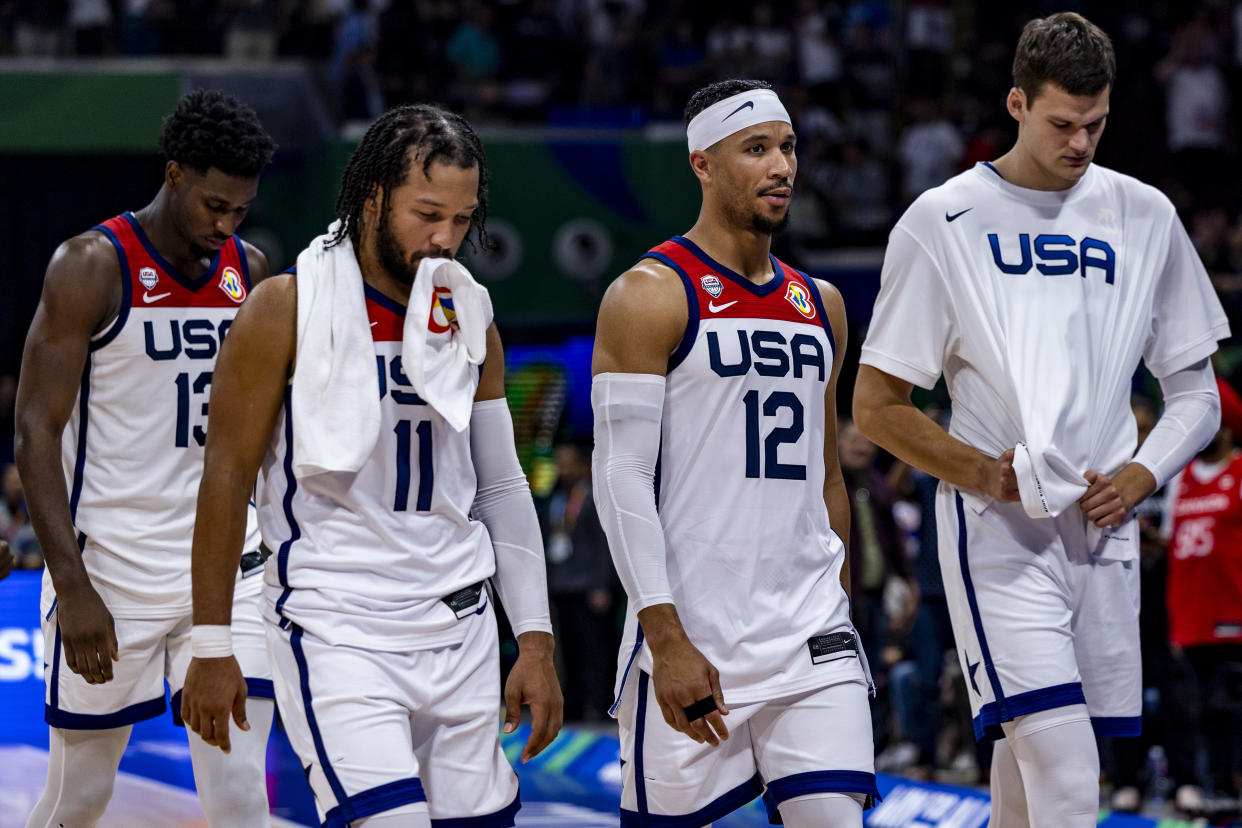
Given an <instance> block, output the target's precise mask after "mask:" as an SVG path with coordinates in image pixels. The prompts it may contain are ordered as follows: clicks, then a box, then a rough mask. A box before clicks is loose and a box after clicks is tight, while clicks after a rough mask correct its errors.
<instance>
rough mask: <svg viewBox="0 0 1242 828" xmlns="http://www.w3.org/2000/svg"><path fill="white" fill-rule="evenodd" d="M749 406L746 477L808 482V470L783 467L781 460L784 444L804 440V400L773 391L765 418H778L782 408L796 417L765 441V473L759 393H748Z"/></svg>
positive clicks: (798, 467)
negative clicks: (780, 453)
mask: <svg viewBox="0 0 1242 828" xmlns="http://www.w3.org/2000/svg"><path fill="white" fill-rule="evenodd" d="M742 402H743V403H744V404H745V406H746V476H747V477H766V478H769V479H774V480H806V466H805V465H801V464H794V463H782V462H780V460H778V459H777V453H778V452H779V451H780V447H781V444H782V443H796V442H798V440H799V438H801V437H802V429H803V423H802V418H803V413H802V412H803V409H802V400H800V399H798V395H797V394H794V393H792V392H790V391H773V392H772V393H771V394H769V395H768V398H767V399H766V400H764V401H763V416H765V417H775V416H776V413H777V412H778V411H780V410H781V409H782V408H787V409H789V412H790V413H791V414H792V415H793V418H792V421H791V422H790V423H789V425H787V426H781V427H780V428H774V429H772V430H771V431H770V432H768V436H767V437H766V438H764V440H763V473H762V474H760V470H759V468H760V463H759V459H760V458H759V408H760V406H759V392H758V391H754V390H751V391H747V392H746V396H744V397H742Z"/></svg>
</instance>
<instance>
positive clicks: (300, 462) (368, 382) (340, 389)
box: [290, 222, 380, 479]
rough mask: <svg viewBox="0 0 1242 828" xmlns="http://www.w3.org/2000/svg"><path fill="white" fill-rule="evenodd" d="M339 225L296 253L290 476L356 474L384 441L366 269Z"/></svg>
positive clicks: (330, 228) (329, 229) (333, 226)
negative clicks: (335, 240) (339, 236)
mask: <svg viewBox="0 0 1242 828" xmlns="http://www.w3.org/2000/svg"><path fill="white" fill-rule="evenodd" d="M336 227H337V223H336V222H334V223H333V224H332V226H330V227H329V228H328V232H327V233H326V234H324V235H322V236H319V237H317V238H316V239H315V240H314V241H312V242H311V243H310V246H308V247H307V248H306V249H305V250H303V251H302V252H301V253H300V254H299V255H298V270H297V294H298V329H297V336H298V340H297V352H296V357H295V361H294V368H293V389H292V391H291V392H290V397H291V401H292V402H291V406H292V412H291V416H292V418H293V474H294V476H295V477H296V478H298V479H301V478H303V477H308V476H310V475H314V474H322V473H323V472H356V471H358V469H360V468H361V467H362V464H363V463H364V462H366V459H367V458H368V457H370V455H371V451H372V450H373V449H374V448H375V441H376V440H377V439H379V429H380V399H379V377H378V376H377V375H376V372H375V346H374V345H373V344H372V340H371V330H370V326H369V323H368V321H367V304H366V297H365V294H364V293H363V290H362V271H361V270H360V269H359V268H358V260H357V258H356V257H355V256H354V246H353V244H352V243H350V240H349V238H348V237H346V238H345V239H344V240H342V241H341V242H340V243H339V244H337V245H334V246H333V247H325V244H326V243H327V242H328V241H329V240H330V239H331V238H332V236H333V234H334V232H335V231H336Z"/></svg>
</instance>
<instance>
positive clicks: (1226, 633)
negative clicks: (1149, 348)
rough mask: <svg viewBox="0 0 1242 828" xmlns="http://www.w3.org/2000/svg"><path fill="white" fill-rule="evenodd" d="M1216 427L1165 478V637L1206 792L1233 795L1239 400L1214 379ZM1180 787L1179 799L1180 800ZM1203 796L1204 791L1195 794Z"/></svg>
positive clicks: (1238, 689)
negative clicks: (1203, 762) (1176, 665)
mask: <svg viewBox="0 0 1242 828" xmlns="http://www.w3.org/2000/svg"><path fill="white" fill-rule="evenodd" d="M1217 382H1218V385H1219V387H1220V399H1221V429H1220V431H1219V432H1218V433H1217V435H1216V437H1215V438H1214V439H1213V440H1212V442H1211V443H1210V444H1208V446H1207V448H1205V449H1204V450H1203V451H1202V452H1200V453H1199V456H1198V457H1196V458H1195V459H1194V460H1193V461H1192V462H1191V463H1190V465H1188V466H1187V467H1186V468H1185V469H1184V470H1183V471H1182V472H1181V474H1179V475H1178V476H1177V477H1176V478H1174V480H1173V481H1172V482H1171V483H1170V492H1169V504H1168V513H1169V515H1170V516H1171V519H1172V531H1171V535H1170V540H1169V582H1168V593H1167V598H1168V608H1169V640H1170V642H1171V643H1172V646H1173V648H1174V649H1175V650H1178V649H1180V651H1181V652H1182V653H1184V654H1185V657H1186V660H1187V661H1188V662H1189V664H1190V666H1191V667H1192V668H1193V671H1194V676H1195V685H1196V687H1195V690H1196V694H1197V699H1196V703H1193V704H1190V705H1188V709H1189V710H1191V711H1192V715H1195V714H1197V715H1196V718H1199V719H1200V721H1199V722H1196V723H1195V724H1197V725H1198V727H1196V728H1194V730H1196V731H1197V732H1199V733H1202V734H1203V735H1204V741H1205V745H1204V747H1205V748H1206V753H1207V760H1208V762H1207V770H1208V778H1207V780H1206V781H1207V783H1208V790H1207V791H1206V793H1207V795H1208V796H1209V797H1210V796H1212V795H1215V796H1217V797H1229V798H1235V797H1237V795H1238V786H1237V779H1236V777H1235V774H1234V769H1235V768H1237V767H1238V762H1239V760H1240V759H1242V751H1240V750H1239V744H1238V740H1237V734H1238V733H1239V732H1240V729H1242V707H1240V706H1239V702H1242V449H1239V448H1238V447H1237V443H1236V440H1237V439H1239V438H1240V437H1242V399H1240V398H1239V396H1238V394H1237V392H1235V391H1234V390H1233V389H1232V388H1231V387H1229V386H1228V385H1227V384H1226V383H1224V382H1222V381H1220V380H1218V381H1217ZM1183 793H1188V792H1183V791H1180V790H1179V796H1178V799H1179V802H1180V801H1181V800H1182V799H1183ZM1194 793H1195V794H1197V795H1198V796H1197V797H1196V798H1201V797H1202V792H1199V791H1195V792H1194Z"/></svg>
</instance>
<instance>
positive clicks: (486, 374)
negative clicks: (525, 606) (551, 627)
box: [474, 323, 565, 762]
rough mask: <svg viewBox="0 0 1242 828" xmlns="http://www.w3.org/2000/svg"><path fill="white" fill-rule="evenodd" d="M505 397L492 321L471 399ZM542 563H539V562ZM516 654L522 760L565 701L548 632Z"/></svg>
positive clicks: (522, 642)
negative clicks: (523, 722)
mask: <svg viewBox="0 0 1242 828" xmlns="http://www.w3.org/2000/svg"><path fill="white" fill-rule="evenodd" d="M504 396H505V351H504V344H503V343H502V342H501V339H500V332H499V331H498V330H497V329H496V324H495V323H492V324H491V325H490V326H489V327H488V329H487V357H486V358H485V359H484V360H483V368H482V371H481V372H480V375H479V387H478V389H477V390H476V391H475V395H474V400H475V402H483V401H485V400H498V399H503V398H504ZM540 565H542V564H540ZM517 642H518V657H517V661H516V662H514V664H513V669H511V670H510V671H509V677H508V679H507V680H506V681H505V724H504V732H505V733H512V732H513V731H514V730H515V729H516V728H517V724H518V720H519V717H520V716H521V709H522V705H524V704H525V705H528V706H529V707H530V718H531V731H530V737H529V738H528V739H527V740H526V744H525V746H524V747H523V748H522V754H521V760H522V761H523V762H526V761H527V760H529V759H532V758H534V757H535V756H537V755H539V752H540V751H542V750H543V749H544V748H546V747H547V746H548V745H550V744H552V740H553V739H555V738H556V735H557V733H559V732H560V729H561V724H562V722H563V719H564V712H563V711H564V706H565V702H564V699H563V698H562V696H561V685H560V682H559V681H558V680H557V677H556V665H555V663H554V662H553V653H554V652H555V650H556V641H555V639H554V638H553V637H552V635H551V634H550V633H546V632H542V631H539V630H530V631H528V632H524V633H521V634H520V635H518V637H517Z"/></svg>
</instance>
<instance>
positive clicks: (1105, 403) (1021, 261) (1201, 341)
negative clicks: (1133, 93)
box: [861, 163, 1229, 511]
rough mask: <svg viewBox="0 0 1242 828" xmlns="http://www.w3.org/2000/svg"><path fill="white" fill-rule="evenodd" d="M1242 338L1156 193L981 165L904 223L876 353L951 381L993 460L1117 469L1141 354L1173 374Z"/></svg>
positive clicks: (1129, 427) (1096, 179)
mask: <svg viewBox="0 0 1242 828" xmlns="http://www.w3.org/2000/svg"><path fill="white" fill-rule="evenodd" d="M1228 335H1229V326H1228V323H1227V321H1226V319H1225V314H1224V312H1223V310H1222V309H1221V305H1220V302H1219V300H1218V299H1217V298H1216V294H1215V292H1214V291H1213V289H1212V285H1211V283H1210V282H1209V281H1208V278H1207V274H1206V272H1205V271H1204V268H1203V265H1202V263H1201V262H1200V261H1199V257H1198V255H1197V254H1196V252H1195V250H1194V247H1193V246H1192V245H1191V242H1190V239H1189V238H1188V237H1187V236H1186V232H1185V230H1184V229H1183V228H1182V225H1181V223H1180V222H1179V221H1178V219H1177V214H1176V213H1175V211H1174V208H1173V205H1172V204H1171V203H1170V202H1169V200H1168V199H1167V198H1165V197H1164V196H1163V195H1162V194H1161V193H1160V192H1159V191H1157V190H1156V189H1155V188H1153V187H1150V186H1147V185H1146V184H1143V183H1141V182H1139V181H1137V180H1136V179H1133V178H1130V177H1129V176H1125V175H1121V174H1120V173H1117V172H1114V171H1112V170H1109V169H1105V168H1103V167H1100V166H1098V165H1094V164H1093V165H1092V166H1091V167H1089V168H1088V169H1087V171H1086V173H1085V174H1084V175H1083V177H1082V179H1081V180H1080V181H1079V182H1078V183H1077V184H1075V185H1074V186H1073V187H1071V188H1069V189H1067V190H1061V191H1055V192H1049V191H1042V190H1029V189H1025V188H1022V187H1017V186H1014V185H1012V184H1010V183H1008V182H1007V181H1005V180H1004V179H1003V178H1001V176H1000V174H999V173H998V172H997V171H996V169H995V168H994V167H992V165H990V164H987V163H982V164H978V165H976V166H975V167H974V168H973V169H970V170H967V171H966V172H964V173H962V174H960V175H958V176H956V177H954V178H952V179H950V180H949V181H948V182H946V183H945V184H943V185H942V186H940V187H936V188H935V189H932V190H928V191H927V192H925V193H923V195H921V196H920V197H919V198H918V199H917V200H916V201H915V202H914V204H913V205H911V206H910V208H909V209H908V210H907V211H906V213H905V215H904V216H902V218H901V221H900V222H898V224H897V226H896V227H895V228H894V229H893V232H892V234H891V236H890V238H889V245H888V251H887V253H886V254H885V258H884V268H883V275H882V284H881V288H880V295H879V298H878V300H877V301H876V305H875V313H874V315H873V317H872V321H871V327H870V330H869V332H868V335H867V340H866V344H865V345H864V346H863V349H862V358H861V361H862V362H863V363H865V364H868V365H872V366H874V367H876V368H878V369H879V370H881V371H884V372H886V373H888V374H891V375H893V376H896V377H899V378H901V379H904V380H906V381H908V382H912V383H914V384H916V385H920V386H923V387H925V388H930V387H932V386H933V385H935V383H936V381H937V379H938V378H939V377H940V375H941V374H943V375H944V377H945V381H946V382H947V383H948V388H949V394H950V396H951V397H952V399H953V420H952V425H951V427H950V433H951V434H952V435H953V436H955V437H957V438H958V439H960V440H962V441H963V442H965V443H967V444H969V445H971V446H974V447H975V448H977V449H979V450H981V451H983V452H985V453H988V454H991V455H992V456H999V455H1000V454H1001V453H1002V452H1004V451H1006V450H1008V449H1010V448H1013V447H1014V446H1016V445H1017V444H1019V443H1025V444H1026V445H1027V446H1029V447H1030V449H1031V451H1032V454H1036V453H1041V454H1042V456H1044V457H1046V458H1055V462H1054V463H1053V466H1054V470H1055V466H1056V465H1057V464H1058V463H1059V464H1060V465H1061V467H1062V469H1064V471H1063V472H1062V475H1063V476H1072V475H1073V474H1075V473H1077V474H1081V473H1082V472H1084V471H1086V470H1089V469H1090V470H1096V471H1100V472H1102V473H1105V474H1114V473H1116V472H1117V471H1118V470H1119V469H1120V468H1121V467H1122V466H1124V465H1125V464H1126V463H1128V462H1129V461H1130V459H1131V457H1132V455H1133V453H1134V450H1135V444H1136V439H1137V434H1136V427H1135V422H1134V418H1133V416H1131V414H1130V406H1129V397H1130V391H1131V378H1132V377H1133V375H1134V371H1135V370H1136V369H1137V368H1138V363H1139V360H1140V358H1141V359H1143V360H1144V361H1145V362H1146V363H1147V367H1148V368H1149V369H1150V370H1151V372H1152V373H1153V374H1155V376H1157V377H1164V376H1167V375H1168V374H1170V373H1173V372H1174V371H1178V370H1181V369H1183V368H1186V367H1188V366H1190V365H1192V364H1194V363H1196V362H1198V361H1199V360H1202V359H1204V358H1205V357H1207V356H1209V355H1210V354H1211V353H1212V352H1213V351H1215V350H1216V341H1217V340H1218V339H1222V338H1224V337H1227V336H1228ZM1028 511H1029V509H1028Z"/></svg>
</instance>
